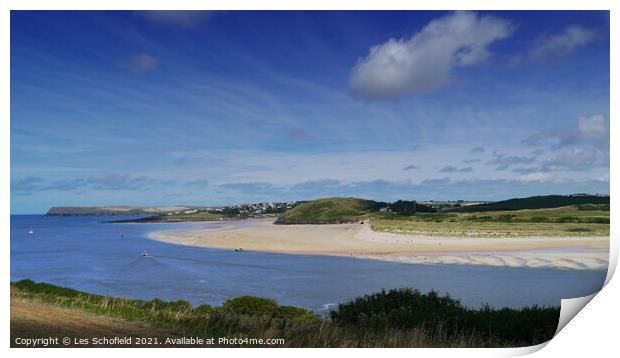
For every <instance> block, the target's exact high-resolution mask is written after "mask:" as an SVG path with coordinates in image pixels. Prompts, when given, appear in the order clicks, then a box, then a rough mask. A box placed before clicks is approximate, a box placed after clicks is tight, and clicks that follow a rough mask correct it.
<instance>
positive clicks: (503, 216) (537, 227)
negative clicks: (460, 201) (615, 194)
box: [373, 204, 609, 237]
mask: <svg viewBox="0 0 620 358" xmlns="http://www.w3.org/2000/svg"><path fill="white" fill-rule="evenodd" d="M608 208H609V206H608V205H593V204H587V205H573V206H566V207H561V208H552V209H535V210H515V211H487V212H482V213H479V212H477V213H457V212H450V213H418V214H416V215H413V216H399V215H393V214H391V213H381V214H378V215H375V216H374V220H373V228H374V229H375V230H378V231H387V232H393V233H406V234H414V235H428V236H465V237H515V236H516V237H519V236H609V210H608ZM604 209H607V210H604Z"/></svg>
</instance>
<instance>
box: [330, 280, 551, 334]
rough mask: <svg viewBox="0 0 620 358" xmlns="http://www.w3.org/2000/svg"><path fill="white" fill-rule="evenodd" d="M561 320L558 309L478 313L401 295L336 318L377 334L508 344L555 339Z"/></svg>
mask: <svg viewBox="0 0 620 358" xmlns="http://www.w3.org/2000/svg"><path fill="white" fill-rule="evenodd" d="M559 314H560V311H559V309H558V308H545V307H537V306H533V307H524V308H522V309H520V310H518V309H511V308H502V309H499V310H498V309H493V308H491V307H489V306H488V305H487V306H484V307H482V308H481V309H478V310H475V309H469V308H466V307H464V306H462V305H461V303H460V301H458V300H455V299H452V298H451V297H450V296H449V295H446V296H440V295H439V294H437V293H436V292H434V291H431V292H429V293H426V294H422V293H420V292H419V291H418V290H411V289H398V290H390V291H387V292H386V291H381V292H379V293H375V294H373V295H366V296H364V297H359V298H357V299H355V300H353V301H350V302H348V303H344V304H340V305H339V306H338V308H337V309H336V310H334V311H332V312H331V313H330V316H331V319H332V320H333V321H334V322H335V323H336V324H338V325H340V326H345V327H356V328H357V329H360V330H370V331H374V332H379V331H386V330H389V329H396V330H411V329H423V330H426V331H432V330H437V329H439V328H441V329H442V330H444V331H445V332H446V333H447V334H449V335H458V334H463V333H466V334H467V333H474V332H475V333H476V334H479V335H483V336H489V337H496V338H499V339H502V340H509V341H515V342H522V343H525V344H537V343H541V342H544V341H546V340H549V339H551V338H552V337H553V334H554V333H555V330H556V328H557V323H558V319H559Z"/></svg>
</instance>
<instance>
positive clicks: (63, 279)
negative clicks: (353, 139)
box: [11, 215, 606, 311]
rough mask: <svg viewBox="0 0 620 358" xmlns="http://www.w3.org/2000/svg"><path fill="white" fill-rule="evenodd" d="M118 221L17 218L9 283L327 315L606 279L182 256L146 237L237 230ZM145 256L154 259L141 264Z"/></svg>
mask: <svg viewBox="0 0 620 358" xmlns="http://www.w3.org/2000/svg"><path fill="white" fill-rule="evenodd" d="M113 219H119V217H113V218H112V217H45V216H41V215H13V216H11V280H12V281H15V280H19V279H23V278H30V279H32V280H35V281H42V282H47V283H51V284H55V285H60V286H66V287H71V288H74V289H77V290H82V291H86V292H91V293H97V294H105V295H113V296H123V297H128V298H142V299H152V298H161V299H165V300H177V299H184V300H188V301H190V302H191V303H193V304H202V303H209V304H214V305H218V304H221V303H222V302H223V301H225V300H227V299H229V298H232V297H237V296H241V295H255V296H263V297H269V298H273V299H276V300H277V301H278V302H279V303H281V304H285V305H293V306H299V307H306V308H309V309H313V310H316V311H322V310H325V309H326V308H328V307H332V306H333V305H334V304H337V303H339V302H345V301H347V300H350V299H352V298H354V297H357V296H361V295H364V294H368V293H372V292H376V291H379V290H381V289H390V288H398V287H411V288H417V289H419V290H421V291H429V290H436V291H439V292H441V293H449V294H450V295H451V296H452V297H455V298H458V299H460V300H461V302H463V303H464V304H466V305H468V306H472V307H478V306H480V305H481V304H483V303H489V304H490V305H492V306H495V307H502V306H508V307H521V306H524V305H534V304H538V305H554V306H557V305H559V304H560V300H561V299H563V298H572V297H580V296H584V295H588V294H591V293H593V292H596V291H598V290H599V289H600V288H601V286H602V284H603V282H604V280H605V275H606V271H604V270H590V271H588V270H567V269H532V268H509V267H487V266H474V265H413V264H399V263H388V262H381V261H374V260H361V259H354V258H339V257H322V256H310V255H308V256H305V255H304V256H302V255H282V254H266V253H255V252H231V251H225V250H216V249H203V248H193V247H184V246H177V245H172V244H166V243H162V242H157V241H153V240H150V239H148V238H147V236H146V235H147V233H148V232H150V231H156V230H179V229H180V228H187V229H191V228H197V227H200V228H211V229H214V230H217V229H218V228H221V227H222V226H223V225H226V226H230V223H201V224H105V223H102V222H103V221H106V220H113ZM248 224H251V223H250V222H247V221H246V222H243V221H241V222H238V223H236V224H235V225H248ZM30 230H32V232H33V233H32V234H30V233H29V231H30ZM121 232H123V233H124V237H121V235H120V233H121ZM143 252H148V253H149V254H150V255H151V257H148V258H145V257H142V253H143Z"/></svg>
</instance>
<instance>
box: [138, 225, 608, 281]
mask: <svg viewBox="0 0 620 358" xmlns="http://www.w3.org/2000/svg"><path fill="white" fill-rule="evenodd" d="M149 237H150V238H152V239H154V240H159V241H164V242H168V243H173V244H178V245H187V246H198V247H209V248H218V249H237V248H243V249H244V250H247V251H260V252H273V253H285V254H308V255H333V256H348V257H356V258H364V259H375V260H384V261H392V262H401V263H427V264H434V263H442V264H474V265H494V266H511V267H555V268H571V269H605V268H607V266H608V258H609V237H519V238H459V237H435V236H433V237H428V236H416V235H403V234H392V233H384V232H376V231H374V230H372V228H371V226H370V225H369V224H368V223H366V224H334V225H274V224H273V220H271V219H269V220H256V221H254V223H253V225H249V226H246V227H242V228H235V227H233V226H229V227H224V228H220V229H217V230H213V229H212V230H192V231H174V232H171V231H165V232H163V231H160V232H153V233H151V234H150V235H149Z"/></svg>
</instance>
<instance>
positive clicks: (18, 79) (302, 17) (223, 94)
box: [11, 11, 609, 214]
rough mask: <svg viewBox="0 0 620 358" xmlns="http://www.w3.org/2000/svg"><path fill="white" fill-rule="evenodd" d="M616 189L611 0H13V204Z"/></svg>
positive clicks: (36, 208)
mask: <svg viewBox="0 0 620 358" xmlns="http://www.w3.org/2000/svg"><path fill="white" fill-rule="evenodd" d="M574 192H590V193H608V192H609V14H608V12H592V11H590V12H585V11H579V12H572V11H549V12H543V11H517V12H510V11H503V12H443V11H401V12H389V11H382V12H371V11H366V12H338V11H332V12H285V11H280V12H271V11H262V12H243V11H227V12H132V11H100V12H84V11H82V12H63V11H53V12H27V11H13V12H12V13H11V212H12V213H14V214H19V213H39V212H45V211H46V210H47V209H48V208H49V207H50V206H54V205H110V204H129V205H165V204H193V205H220V204H231V203H241V202H255V201H264V200H271V201H284V200H298V199H311V198H317V197H323V196H333V195H339V196H351V195H354V196H361V197H367V198H373V199H379V200H396V199H418V200H427V199H436V200H444V199H485V200H497V199H504V198H510V197H519V196H528V195H537V194H552V193H557V194H567V193H574Z"/></svg>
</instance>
